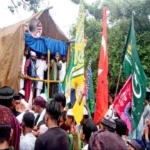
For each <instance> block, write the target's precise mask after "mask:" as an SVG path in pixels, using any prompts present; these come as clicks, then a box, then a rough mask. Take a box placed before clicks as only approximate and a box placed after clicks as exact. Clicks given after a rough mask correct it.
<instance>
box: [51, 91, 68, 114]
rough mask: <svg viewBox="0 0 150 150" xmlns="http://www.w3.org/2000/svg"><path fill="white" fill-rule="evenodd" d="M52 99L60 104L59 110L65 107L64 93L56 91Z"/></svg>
mask: <svg viewBox="0 0 150 150" xmlns="http://www.w3.org/2000/svg"><path fill="white" fill-rule="evenodd" d="M53 99H54V100H55V101H56V102H58V103H59V104H60V109H61V112H63V111H64V110H65V107H66V97H65V95H64V94H62V93H56V94H54V97H53Z"/></svg>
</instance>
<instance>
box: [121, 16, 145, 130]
mask: <svg viewBox="0 0 150 150" xmlns="http://www.w3.org/2000/svg"><path fill="white" fill-rule="evenodd" d="M123 71H124V72H125V74H126V75H127V77H128V76H129V75H130V74H132V90H133V96H132V110H131V119H132V130H134V129H136V127H137V125H138V123H139V121H140V118H141V115H142V113H143V110H144V105H145V97H146V86H147V78H146V75H145V73H144V70H143V67H142V65H141V62H140V58H139V55H138V52H137V46H136V37H135V31H134V16H133V14H132V20H131V25H130V30H129V35H128V39H127V43H126V49H125V55H124V61H123Z"/></svg>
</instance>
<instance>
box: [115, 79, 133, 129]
mask: <svg viewBox="0 0 150 150" xmlns="http://www.w3.org/2000/svg"><path fill="white" fill-rule="evenodd" d="M131 101H132V76H130V77H129V78H128V80H127V81H126V83H125V85H124V86H123V88H122V89H121V91H120V92H119V94H118V95H117V97H116V98H115V100H114V104H113V108H114V109H115V111H116V112H117V113H118V115H119V116H120V118H121V119H122V120H123V121H124V122H125V123H126V124H127V127H128V129H129V131H131V129H132V127H131Z"/></svg>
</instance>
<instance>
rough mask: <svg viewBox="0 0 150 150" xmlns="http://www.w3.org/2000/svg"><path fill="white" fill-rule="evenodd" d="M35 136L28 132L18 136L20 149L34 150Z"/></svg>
mask: <svg viewBox="0 0 150 150" xmlns="http://www.w3.org/2000/svg"><path fill="white" fill-rule="evenodd" d="M35 141H36V137H35V136H34V135H33V133H28V134H26V135H25V136H21V138H20V150H34V147H35Z"/></svg>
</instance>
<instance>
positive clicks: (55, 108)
mask: <svg viewBox="0 0 150 150" xmlns="http://www.w3.org/2000/svg"><path fill="white" fill-rule="evenodd" d="M60 115H61V111H60V105H59V104H58V103H57V102H56V101H54V100H52V101H50V103H48V104H47V105H46V115H45V123H46V125H47V126H48V127H50V126H52V125H57V123H58V119H59V117H60Z"/></svg>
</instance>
